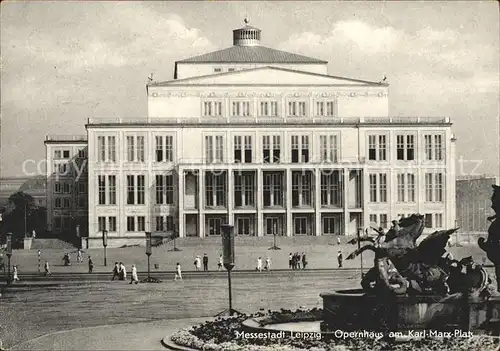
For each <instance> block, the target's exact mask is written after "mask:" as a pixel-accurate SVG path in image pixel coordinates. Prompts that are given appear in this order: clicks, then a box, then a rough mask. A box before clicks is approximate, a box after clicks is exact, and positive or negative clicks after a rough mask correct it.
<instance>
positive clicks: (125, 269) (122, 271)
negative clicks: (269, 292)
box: [120, 263, 127, 280]
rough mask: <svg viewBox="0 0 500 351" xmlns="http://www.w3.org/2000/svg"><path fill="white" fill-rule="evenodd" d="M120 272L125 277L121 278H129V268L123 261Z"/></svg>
mask: <svg viewBox="0 0 500 351" xmlns="http://www.w3.org/2000/svg"><path fill="white" fill-rule="evenodd" d="M120 272H121V274H122V278H123V279H121V280H127V268H125V265H124V264H123V263H122V264H121V265H120Z"/></svg>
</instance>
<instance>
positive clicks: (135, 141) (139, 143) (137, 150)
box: [127, 135, 145, 162]
mask: <svg viewBox="0 0 500 351" xmlns="http://www.w3.org/2000/svg"><path fill="white" fill-rule="evenodd" d="M144 154H145V151H144V137H143V136H131V135H128V136H127V161H128V162H144Z"/></svg>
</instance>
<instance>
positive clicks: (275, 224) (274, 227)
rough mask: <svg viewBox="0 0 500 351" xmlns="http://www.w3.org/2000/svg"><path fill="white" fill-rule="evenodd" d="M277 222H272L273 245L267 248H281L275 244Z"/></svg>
mask: <svg viewBox="0 0 500 351" xmlns="http://www.w3.org/2000/svg"><path fill="white" fill-rule="evenodd" d="M277 232H278V223H276V222H274V224H273V246H271V247H270V248H269V250H281V248H280V247H278V245H276V235H277V234H278V233H277Z"/></svg>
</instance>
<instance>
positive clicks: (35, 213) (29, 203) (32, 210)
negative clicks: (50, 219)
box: [1, 191, 45, 240]
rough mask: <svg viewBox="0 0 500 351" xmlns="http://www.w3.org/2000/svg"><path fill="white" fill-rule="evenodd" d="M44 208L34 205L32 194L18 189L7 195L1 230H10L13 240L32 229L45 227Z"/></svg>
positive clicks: (20, 237)
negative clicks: (7, 199)
mask: <svg viewBox="0 0 500 351" xmlns="http://www.w3.org/2000/svg"><path fill="white" fill-rule="evenodd" d="M44 213H45V209H44V208H40V207H38V206H37V205H36V202H35V199H34V198H33V196H31V195H29V194H26V193H24V192H22V191H18V192H16V193H14V194H12V195H11V196H10V197H9V201H8V204H7V207H6V210H5V213H4V214H3V220H2V230H1V231H2V232H3V233H7V232H11V233H12V234H13V240H20V239H22V238H24V236H25V235H26V234H28V233H31V231H32V230H33V229H34V230H35V231H42V230H44V229H45V223H44V221H45V218H44V217H45V216H44Z"/></svg>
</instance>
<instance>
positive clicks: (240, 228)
mask: <svg viewBox="0 0 500 351" xmlns="http://www.w3.org/2000/svg"><path fill="white" fill-rule="evenodd" d="M236 226H237V234H238V235H253V221H252V218H250V217H240V218H238V219H237V220H236Z"/></svg>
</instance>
